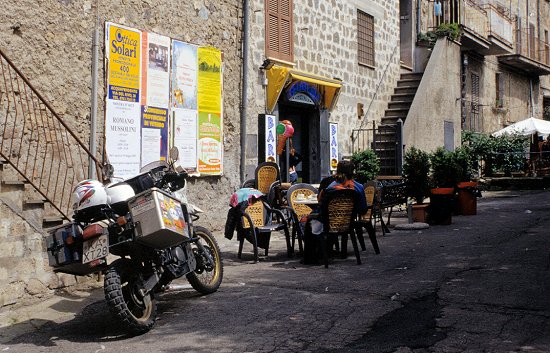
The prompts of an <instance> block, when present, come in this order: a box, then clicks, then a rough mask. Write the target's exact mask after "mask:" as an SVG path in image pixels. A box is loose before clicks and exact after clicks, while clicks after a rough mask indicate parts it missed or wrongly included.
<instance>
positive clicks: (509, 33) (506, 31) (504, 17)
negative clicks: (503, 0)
mask: <svg viewBox="0 0 550 353" xmlns="http://www.w3.org/2000/svg"><path fill="white" fill-rule="evenodd" d="M483 9H484V10H485V11H486V12H487V17H488V20H489V21H488V22H489V36H488V39H489V42H490V43H491V47H490V48H489V50H488V51H487V52H486V55H500V54H509V53H512V51H513V50H512V49H513V43H514V33H513V30H512V29H513V28H514V26H513V24H514V22H513V21H512V19H511V18H510V16H509V14H508V12H507V11H506V9H505V8H503V7H502V6H501V5H498V3H497V4H493V3H488V4H486V5H484V6H483Z"/></svg>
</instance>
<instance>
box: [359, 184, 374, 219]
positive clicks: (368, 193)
mask: <svg viewBox="0 0 550 353" xmlns="http://www.w3.org/2000/svg"><path fill="white" fill-rule="evenodd" d="M363 188H364V190H365V199H366V201H367V206H368V208H369V209H368V211H367V212H366V213H365V214H364V215H361V219H362V220H366V221H370V219H371V218H372V207H373V204H374V197H375V195H376V187H375V186H374V183H370V182H369V183H366V184H365V185H363Z"/></svg>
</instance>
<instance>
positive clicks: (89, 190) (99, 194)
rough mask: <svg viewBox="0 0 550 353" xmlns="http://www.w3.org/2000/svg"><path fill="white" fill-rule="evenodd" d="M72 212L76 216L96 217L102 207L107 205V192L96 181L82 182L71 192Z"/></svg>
mask: <svg viewBox="0 0 550 353" xmlns="http://www.w3.org/2000/svg"><path fill="white" fill-rule="evenodd" d="M72 201H73V211H74V213H75V214H76V215H82V216H84V217H96V216H98V215H99V211H100V210H101V208H102V207H105V206H106V205H107V201H108V198H107V192H106V191H105V187H104V186H103V184H102V183H100V182H99V181H97V180H92V179H88V180H84V181H81V182H80V183H78V185H76V187H75V188H74V190H73V198H72Z"/></svg>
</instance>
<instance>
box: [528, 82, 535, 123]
mask: <svg viewBox="0 0 550 353" xmlns="http://www.w3.org/2000/svg"><path fill="white" fill-rule="evenodd" d="M529 102H530V103H531V116H532V117H533V118H534V117H535V100H534V97H533V79H532V78H530V79H529Z"/></svg>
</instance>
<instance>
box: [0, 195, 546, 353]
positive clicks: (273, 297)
mask: <svg viewBox="0 0 550 353" xmlns="http://www.w3.org/2000/svg"><path fill="white" fill-rule="evenodd" d="M396 221H399V220H398V219H396ZM549 229H550V193H549V192H502V193H492V194H491V195H486V196H485V197H483V198H481V199H480V200H479V204H478V215H476V216H455V217H453V224H452V225H449V226H432V227H430V228H429V229H426V230H422V231H396V230H393V231H392V232H391V233H390V234H387V235H386V236H385V237H382V236H381V235H380V233H379V235H380V237H379V244H380V249H381V252H382V253H381V254H380V255H375V254H374V251H373V250H372V247H370V244H367V245H368V247H367V251H366V252H362V253H361V256H362V260H363V264H362V265H360V266H358V265H356V263H355V258H354V256H353V251H351V249H350V257H349V258H348V259H345V260H341V259H337V260H334V261H333V262H332V263H331V264H330V267H329V268H328V269H325V268H323V267H322V266H306V265H302V264H300V263H299V259H287V258H286V256H285V246H284V242H283V241H282V237H279V236H277V237H276V238H277V239H275V241H273V242H272V250H271V254H270V256H269V257H268V258H267V259H264V260H263V261H261V262H260V263H258V264H253V263H252V262H251V261H250V260H252V254H251V250H252V248H251V246H250V244H247V245H245V253H244V254H243V257H244V259H243V260H238V259H237V258H236V252H237V242H236V241H235V240H233V241H232V242H230V241H228V240H226V239H224V238H222V237H221V235H219V237H218V238H219V241H220V243H221V245H222V250H223V252H224V256H225V260H224V261H225V277H224V282H223V284H222V287H221V288H220V290H219V291H218V292H217V293H214V294H212V295H208V296H199V295H198V294H197V293H195V292H194V291H193V290H191V289H183V290H180V291H176V292H172V293H167V294H164V295H163V296H162V297H161V298H160V299H159V320H158V321H157V323H156V325H155V327H154V329H153V330H152V331H150V332H149V333H147V334H144V335H142V336H137V337H128V336H126V335H125V334H124V332H123V331H122V330H121V328H120V327H119V325H118V324H117V322H115V321H114V320H113V318H112V317H111V316H110V314H109V313H108V310H107V307H106V304H105V302H104V301H103V300H102V298H101V290H98V291H96V292H95V293H94V295H93V296H92V297H91V299H89V300H88V301H87V302H86V303H85V304H83V306H82V307H80V308H79V309H80V310H79V311H78V314H77V315H76V316H75V317H74V318H71V319H70V320H64V319H58V320H56V319H53V320H46V321H45V322H34V323H33V322H30V323H31V324H33V325H34V326H36V328H34V329H31V330H26V332H25V333H23V334H21V335H19V336H17V337H13V338H11V339H10V340H9V341H8V342H4V343H2V344H0V352H4V351H6V352H10V353H11V352H25V353H33V352H92V353H93V352H102V353H103V352H105V353H107V352H116V353H119V352H132V353H141V352H166V353H176V352H201V353H202V352H204V353H206V352H338V353H340V352H341V353H344V352H346V353H347V352H400V353H404V352H476V353H477V352H550V301H549V293H550V276H549V275H550V272H549V271H550V251H549V246H548V245H549V242H550V241H549V236H550V231H549ZM350 247H351V245H350ZM179 284H185V281H180V282H179ZM29 321H32V320H29ZM24 324H27V326H28V324H29V323H28V322H27V323H21V324H17V325H24Z"/></svg>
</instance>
